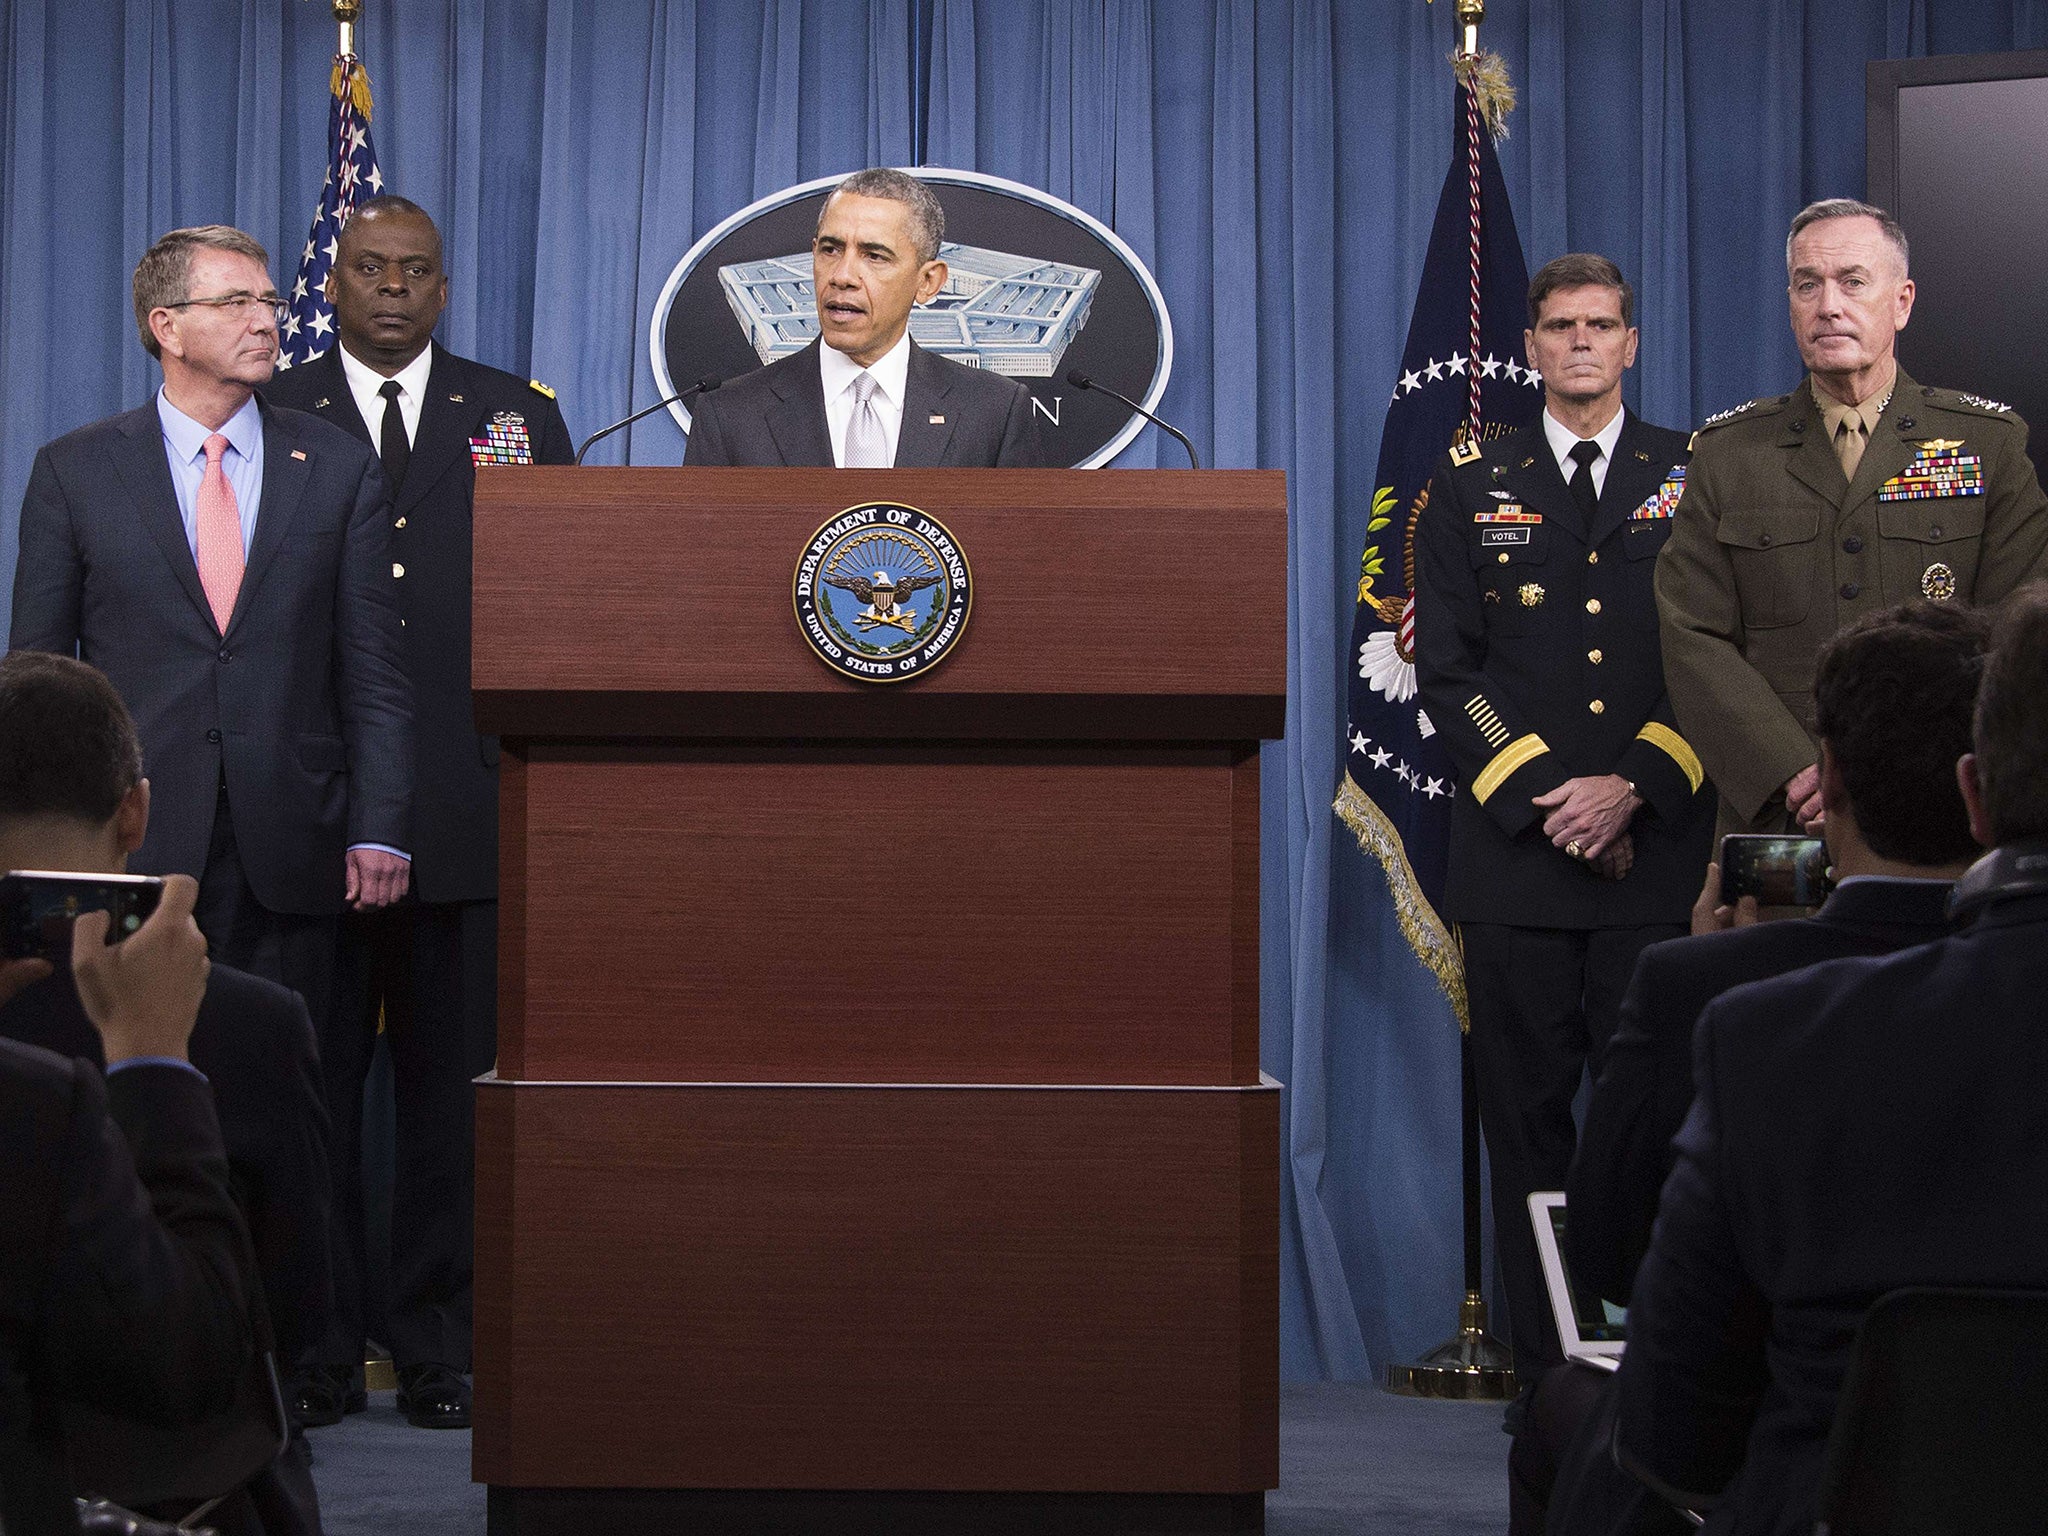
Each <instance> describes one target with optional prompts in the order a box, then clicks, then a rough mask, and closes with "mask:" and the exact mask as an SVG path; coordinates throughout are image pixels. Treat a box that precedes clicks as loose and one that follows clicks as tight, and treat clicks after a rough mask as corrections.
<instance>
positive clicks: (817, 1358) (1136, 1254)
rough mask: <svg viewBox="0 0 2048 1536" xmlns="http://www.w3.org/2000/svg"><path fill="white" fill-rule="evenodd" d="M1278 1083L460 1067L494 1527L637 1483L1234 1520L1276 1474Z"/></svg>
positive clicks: (480, 1456)
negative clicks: (1170, 1505)
mask: <svg viewBox="0 0 2048 1536" xmlns="http://www.w3.org/2000/svg"><path fill="white" fill-rule="evenodd" d="M1279 1098H1280V1095H1279V1090H1278V1087H1277V1085H1274V1084H1272V1083H1271V1081H1270V1080H1268V1081H1266V1082H1265V1083H1263V1084H1262V1085H1260V1086H1258V1087H1248V1088H1175V1087H1168V1088H1085V1087H1046V1088H1040V1087H1023V1086H1017V1087H1012V1086H995V1087H989V1086H975V1087H945V1086H925V1085H919V1086H908V1087H899V1086H860V1085H853V1086H815V1085H797V1086H791V1085H776V1084H732V1085H709V1084H637V1085H632V1086H610V1085H594V1084H572V1083H535V1082H524V1083H508V1082H498V1081H494V1080H491V1079H486V1080H485V1081H484V1083H483V1085H482V1086H481V1088H480V1089H479V1092H478V1101H477V1103H478V1109H477V1140H478V1157H477V1166H478V1170H479V1178H480V1187H479V1189H478V1198H477V1251H478V1263H477V1313H476V1333H477V1377H476V1379H477V1416H476V1432H475V1440H474V1475H475V1477H476V1479H477V1480H478V1481H479V1482H483V1483H488V1484H491V1485H492V1487H493V1496H494V1500H495V1502H494V1505H493V1508H494V1510H495V1509H498V1508H500V1507H502V1508H503V1509H504V1510H505V1511H506V1514H505V1516H504V1518H505V1519H507V1520H517V1521H525V1520H533V1521H539V1522H542V1523H540V1524H534V1525H531V1526H529V1525H527V1524H523V1523H519V1524H513V1525H507V1526H505V1527H504V1529H506V1530H518V1531H521V1532H524V1531H527V1530H529V1529H531V1530H534V1531H543V1530H545V1531H553V1530H556V1529H570V1528H572V1527H569V1526H557V1525H554V1524H550V1523H546V1522H547V1520H548V1518H549V1517H548V1515H547V1513H546V1511H548V1510H549V1509H552V1508H556V1507H557V1506H558V1505H559V1504H560V1503H561V1501H563V1500H565V1499H566V1500H569V1501H570V1503H573V1502H575V1499H574V1498H572V1497H571V1495H569V1494H567V1493H562V1492H546V1493H543V1491H544V1490H583V1491H585V1492H587V1493H590V1494H592V1495H594V1494H595V1493H596V1491H598V1490H618V1489H633V1488H658V1489H694V1490H719V1489H725V1490H730V1489H733V1488H735V1487H738V1488H753V1489H762V1490H776V1489H780V1490H800V1489H812V1490H835V1491H845V1492H860V1491H865V1492H869V1493H873V1494H876V1495H883V1494H891V1493H893V1492H894V1491H896V1490H905V1489H916V1490H922V1491H924V1492H926V1493H928V1494H934V1495H937V1494H947V1493H953V1492H957V1493H961V1494H965V1493H969V1492H975V1491H980V1492H984V1493H985V1492H987V1491H991V1490H994V1491H1000V1492H1001V1493H1005V1494H1008V1493H1018V1494H1021V1493H1045V1494H1054V1493H1058V1494H1067V1495H1082V1494H1095V1495H1119V1496H1121V1495H1151V1494H1157V1493H1159V1492H1160V1491H1161V1490H1171V1491H1172V1492H1173V1493H1174V1494H1175V1495H1189V1496H1196V1503H1197V1504H1198V1505H1200V1506H1201V1507H1203V1508H1206V1509H1209V1510H1210V1511H1211V1512H1212V1514H1213V1513H1214V1512H1215V1511H1217V1510H1222V1511H1225V1512H1228V1516H1229V1518H1231V1519H1240V1518H1242V1517H1243V1511H1244V1510H1245V1509H1247V1508H1250V1507H1252V1506H1251V1505H1247V1504H1245V1503H1244V1500H1245V1498H1246V1497H1247V1496H1256V1495H1257V1494H1258V1493H1259V1492H1260V1491H1261V1490H1263V1489H1265V1488H1268V1487H1271V1486H1273V1485H1274V1484H1275V1483H1276V1482H1277V1480H1278V1466H1279V1436H1278V1397H1279V1362H1278V1359H1277V1357H1276V1352H1275V1351H1274V1350H1273V1348H1272V1339H1273V1336H1274V1332H1275V1328H1276V1323H1277V1311H1278V1282H1279V1255H1278V1231H1279V1223H1278V1212H1277V1203H1278V1198H1279V1190H1278V1187H1277V1181H1276V1180H1275V1178H1274V1176H1273V1148H1274V1147H1275V1146H1276V1145H1277V1140H1278V1135H1279V1122H1278V1115H1279ZM514 1277H516V1279H515V1278H514ZM581 1496H582V1495H581V1494H579V1495H577V1496H576V1497H581ZM696 1496H697V1497H699V1498H700V1499H711V1498H714V1497H716V1498H725V1497H730V1496H732V1495H727V1494H717V1495H714V1494H712V1493H709V1492H703V1493H700V1494H698V1495H696ZM1219 1501H1220V1502H1219ZM770 1502H771V1503H772V1501H770ZM1084 1502H1085V1501H1084ZM1126 1502H1128V1501H1126ZM1140 1502H1143V1501H1142V1500H1141V1501H1140ZM1256 1502H1257V1501H1256V1497H1253V1504H1255V1503H1256ZM763 1507H764V1509H766V1508H767V1506H766V1505H764V1506H763ZM934 1507H936V1506H934ZM1105 1507H1107V1506H1105ZM1194 1507H1195V1506H1194V1505H1191V1506H1190V1509H1191V1510H1192V1509H1193V1508H1194ZM992 1508H993V1506H992ZM1050 1508H1051V1506H1050V1505H1044V1506H1041V1510H1042V1511H1043V1510H1045V1509H1050ZM1073 1509H1074V1511H1075V1512H1076V1513H1075V1518H1081V1517H1082V1516H1081V1513H1080V1511H1081V1510H1082V1505H1079V1504H1077V1505H1074V1506H1073ZM515 1512H516V1513H515ZM764 1518H765V1516H764ZM1091 1518H1092V1517H1091ZM1202 1518H1209V1516H1206V1515H1205V1516H1203V1517H1202ZM494 1520H495V1516H494ZM494 1528H496V1527H495V1524H494ZM614 1528H616V1529H626V1528H630V1527H614ZM663 1528H666V1527H663ZM678 1528H681V1527H678ZM726 1528H728V1529H755V1528H756V1527H754V1526H732V1527H726ZM759 1528H760V1529H763V1530H767V1529H780V1528H781V1527H776V1526H772V1525H764V1526H761V1527H759ZM817 1528H818V1527H816V1526H812V1527H811V1529H817ZM835 1528H836V1527H835ZM953 1528H954V1529H962V1528H963V1527H960V1526H957V1525H956V1526H954V1527H953ZM977 1528H979V1527H977ZM1073 1528H1074V1529H1083V1530H1092V1529H1117V1528H1119V1527H1116V1526H1113V1525H1112V1526H1108V1527H1101V1526H1089V1525H1085V1524H1083V1525H1078V1526H1075V1527H1073ZM1138 1528H1143V1529H1154V1528H1155V1527H1150V1526H1145V1527H1138ZM1241 1528H1243V1527H1241V1526H1230V1525H1222V1526H1208V1525H1197V1526H1191V1527H1189V1529H1198V1530H1209V1529H1218V1530H1227V1529H1241Z"/></svg>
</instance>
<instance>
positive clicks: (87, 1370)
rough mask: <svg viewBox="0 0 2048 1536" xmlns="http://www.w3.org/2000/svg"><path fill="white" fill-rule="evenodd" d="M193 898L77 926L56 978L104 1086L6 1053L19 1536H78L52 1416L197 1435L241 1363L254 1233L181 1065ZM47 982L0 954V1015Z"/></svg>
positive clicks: (1, 1156)
mask: <svg viewBox="0 0 2048 1536" xmlns="http://www.w3.org/2000/svg"><path fill="white" fill-rule="evenodd" d="M196 893H197V887H196V886H195V885H194V883H193V882H192V881H191V880H190V879H189V878H186V877H185V876H182V875H174V876H172V877H171V879H170V880H169V881H168V882H167V883H166V889H165V891H164V894H163V900H162V903H161V905H160V906H159V907H158V908H157V910H156V911H155V913H154V914H152V915H151V917H150V918H149V920H148V921H147V922H145V923H144V924H143V925H142V926H141V928H140V930H139V931H138V932H136V933H135V934H134V935H132V936H131V937H129V938H127V939H124V940H123V941H122V942H121V943H119V944H116V945H109V944H107V943H106V942H105V937H106V932H107V915H106V914H105V913H104V912H89V913H86V914H85V915H84V916H82V917H81V918H79V920H78V924H77V931H76V938H77V943H76V946H75V948H74V950H73V953H72V955H71V957H70V961H69V963H68V964H67V966H66V969H67V971H68V972H69V973H70V976H71V978H72V981H73V984H74V985H75V987H76V989H77V994H78V996H79V997H80V998H81V999H82V1000H83V1002H84V1006H85V1009H86V1011H87V1013H88V1015H89V1016H90V1018H91V1020H92V1028H93V1030H94V1031H95V1043H96V1045H97V1046H98V1047H99V1048H100V1049H101V1050H103V1051H104V1054H105V1059H106V1062H107V1072H106V1080H105V1081H102V1080H101V1078H100V1075H99V1073H97V1072H95V1071H93V1070H92V1069H91V1068H90V1067H88V1066H86V1065H84V1064H83V1063H80V1062H77V1061H71V1060H66V1059H65V1058H63V1057H60V1056H55V1055H52V1054H51V1053H49V1052H47V1051H40V1050H36V1049H34V1048H33V1047H30V1046H24V1045H19V1044H16V1043H15V1042H14V1041H11V1040H0V1167H4V1168H5V1169H6V1170H7V1173H6V1177H5V1178H4V1179H0V1529H4V1530H7V1531H13V1532H19V1533H22V1536H35V1533H39V1532H54V1531H67V1530H69V1531H75V1530H77V1529H78V1515H77V1511H76V1508H75V1506H74V1504H73V1490H72V1489H71V1487H70V1486H69V1479H68V1476H67V1474H66V1471H65V1466H64V1443H63V1440H62V1438H61V1434H60V1432H59V1430H58V1428H57V1426H58V1423H59V1407H58V1405H59V1404H60V1403H64V1402H81V1403H87V1404H90V1405H92V1406H94V1407H97V1408H100V1409H102V1410H105V1411H109V1412H116V1413H125V1414H128V1415H131V1416H133V1417H136V1418H140V1419H145V1420H147V1421H149V1422H153V1423H158V1424H166V1425H177V1424H181V1423H190V1422H193V1421H194V1420H196V1419H198V1418H199V1417H201V1416H203V1415H205V1414H207V1413H210V1412H213V1411H214V1410H216V1409H218V1408H221V1407H224V1406H225V1405H226V1404H227V1402H228V1401H229V1398H230V1395H231V1393H232V1392H233V1389H234V1386H235V1384H236V1382H237V1380H238V1379H239V1377H240V1375H241V1373H242V1371H243V1369H244V1367H245V1365H246V1362H247V1360H248V1358H249V1345H250V1328H249V1302H250V1297H251V1294H252V1289H251V1288H252V1285H253V1277H252V1274H251V1270H252V1265H251V1262H250V1258H249V1238H248V1234H247V1232H246V1231H244V1229H243V1226H242V1221H241V1217H240V1216H239V1215H237V1214H236V1210H235V1203H234V1201H233V1199H232V1198H231V1196H230V1195H229V1189H228V1166H227V1162H226V1159H225V1158H224V1157H223V1156H222V1153H221V1136H220V1127H219V1124H218V1122H217V1121H216V1119H215V1117H214V1109H213V1101H212V1095H211V1094H210V1093H209V1092H208V1090H207V1085H206V1080H205V1079H204V1078H203V1077H201V1076H200V1075H199V1074H198V1073H197V1072H196V1071H194V1070H193V1068H192V1066H191V1065H190V1063H189V1061H188V1060H187V1058H186V1041H187V1038H188V1037H189V1036H190V1034H191V1030H192V1022H193V1018H194V1016H195V1015H196V1014H197V1012H198V1009H199V1001H200V998H201V996H202V995H203V994H204V992H205V989H206V980H207V960H206V941H205V940H204V939H203V938H201V937H200V935H199V929H198V927H197V926H196V925H195V924H194V923H193V921H192V903H193V898H194V896H195V895H196ZM50 971H51V964H50V962H49V961H47V960H42V959H0V1008H5V1007H6V1006H7V1005H8V1003H9V1001H10V1000H11V999H12V998H13V997H14V996H15V994H16V993H17V992H19V991H20V990H21V989H22V988H24V987H27V986H33V985H36V984H39V983H41V982H42V981H43V979H44V978H45V977H47V976H48V975H49V974H50ZM110 1111H111V1114H110Z"/></svg>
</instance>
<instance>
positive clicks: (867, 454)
mask: <svg viewBox="0 0 2048 1536" xmlns="http://www.w3.org/2000/svg"><path fill="white" fill-rule="evenodd" d="M945 232H946V214H945V210H944V209H943V208H941V207H940V206H939V200H938V198H937V197H936V196H935V195H933V193H932V190H931V188H929V187H927V186H926V185H925V184H924V183H923V182H921V181H919V180H918V179H917V178H916V177H915V176H910V175H906V174H905V173H904V172H902V171H892V170H866V171H857V172H855V173H854V174H853V175H851V176H849V177H847V178H846V180H844V181H842V182H841V183H840V184H839V185H838V186H837V187H836V188H834V189H833V192H832V195H831V196H830V197H828V198H826V199H825V206H824V207H823V208H822V209H820V210H819V213H818V230H817V233H816V234H815V235H814V236H813V237H812V239H811V263H812V266H811V274H812V275H811V289H812V293H813V296H814V298H815V300H816V302H817V306H818V331H819V335H820V338H821V340H822V342H823V345H820V344H819V342H815V341H814V342H812V343H811V344H810V345H809V346H808V347H806V348H804V350H803V351H801V352H798V353H796V354H795V355H794V356H792V357H785V358H781V359H779V360H778V361H776V362H773V363H770V364H769V365H768V366H767V367H766V368H762V369H759V370H757V371H756V372H753V373H750V374H747V375H745V376H744V377H742V378H739V379H735V380H734V381H733V382H732V383H730V384H727V385H726V386H725V387H724V388H723V389H720V390H719V391H718V392H717V393H716V394H712V393H710V392H708V391H707V392H706V393H704V394H702V395H700V396H698V397H697V404H696V411H695V415H694V416H693V417H692V419H691V427H690V445H689V451H688V452H687V453H686V454H685V456H684V458H683V462H684V463H685V464H687V465H691V466H704V465H731V464H746V465H768V466H773V465H813V466H817V467H824V466H827V465H830V466H832V467H834V468H838V469H889V468H892V467H894V468H898V469H908V468H926V469H929V468H938V467H942V466H943V467H946V468H961V469H972V468H994V467H1012V466H1026V467H1029V466H1035V465H1040V464H1043V463H1044V462H1045V449H1044V444H1043V442H1042V441H1041V439H1040V436H1039V432H1038V427H1037V423H1036V421H1035V420H1034V418H1033V414H1032V409H1031V396H1030V394H1029V393H1028V392H1027V391H1026V390H1025V388H1024V386H1023V385H1021V384H1019V383H1017V382H1016V381H1015V380H1014V379H1006V378H1003V377H1002V376H1001V375H999V374H994V373H985V372H983V371H982V370H981V369H978V368H968V367H965V366H963V365H962V364H959V363H956V362H952V361H951V360H949V359H947V358H943V357H938V356H936V355H934V354H933V353H930V352H927V351H925V350H924V348H922V347H920V346H919V345H918V344H917V343H916V342H914V341H912V340H911V339H910V331H909V324H910V310H911V306H912V305H914V304H921V303H924V302H926V301H928V300H929V299H930V298H931V297H932V296H933V295H934V294H936V293H937V292H938V291H939V289H940V288H941V287H943V286H944V285H945V281H946V264H945V263H944V262H943V261H941V260H939V241H940V240H941V239H942V238H943V237H944V235H945Z"/></svg>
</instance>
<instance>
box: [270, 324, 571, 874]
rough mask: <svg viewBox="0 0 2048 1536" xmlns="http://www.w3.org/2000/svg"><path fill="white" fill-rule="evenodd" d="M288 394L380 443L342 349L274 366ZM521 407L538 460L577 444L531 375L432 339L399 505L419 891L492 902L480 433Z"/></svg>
mask: <svg viewBox="0 0 2048 1536" xmlns="http://www.w3.org/2000/svg"><path fill="white" fill-rule="evenodd" d="M263 393H264V395H265V397H266V398H267V399H269V400H270V401H271V402H272V403H274V404H276V405H283V406H289V407H291V408H293V409H295V410H301V411H308V412H310V413H312V414H313V415H315V416H318V417H320V418H321V419H322V420H324V421H327V422H330V423H332V424H333V425H334V426H337V427H339V428H341V429H342V430H343V431H344V432H347V433H349V434H350V435H351V436H353V437H355V438H356V439H357V440H358V441H360V442H363V443H366V444H371V446H372V447H374V446H375V445H374V444H373V443H371V438H370V429H369V428H368V426H366V425H365V424H364V422H363V417H362V413H361V412H360V411H358V410H357V409H356V402H355V396H354V395H352V394H351V393H350V392H349V387H348V380H347V378H346V376H345V375H344V374H343V373H342V370H341V354H340V350H339V349H338V348H336V349H334V350H330V351H329V352H327V353H326V354H325V355H323V356H321V357H317V358H315V359H313V361H312V362H310V363H301V364H300V365H299V366H298V367H296V368H293V369H291V370H290V371H289V372H287V373H280V374H278V375H277V377H276V378H274V379H272V380H271V382H270V383H269V385H268V386H266V388H265V389H264V391H263ZM506 415H510V416H517V417H519V418H521V421H520V423H519V424H520V425H522V426H524V427H525V429H526V433H527V437H528V439H529V440H530V441H531V443H532V445H533V458H534V462H535V463H537V464H568V463H571V462H572V461H573V460H574V459H575V457H576V448H575V445H574V444H573V443H571V442H570V441H569V429H568V427H567V426H566V425H564V424H563V421H562V412H561V409H560V407H558V406H557V405H556V404H555V402H554V400H553V398H552V397H550V396H548V395H546V394H543V393H542V392H541V391H540V390H538V389H536V388H534V387H533V385H531V384H529V383H528V382H527V381H526V380H524V379H520V378H515V377H514V376H513V375H511V374H509V373H502V372H500V371H499V370H498V369H496V368H486V367H485V366H484V365H483V364H482V363H473V362H471V361H470V360H469V359H467V358H463V357H457V356H455V355H454V354H453V353H452V352H448V351H445V350H443V349H442V348H441V347H440V346H438V345H437V346H435V347H434V360H433V365H432V368H431V370H430V371H429V372H428V374H427V387H426V393H425V398H424V399H423V400H422V401H421V402H420V425H419V430H418V432H417V433H415V434H414V442H413V447H412V458H411V460H410V461H409V462H408V464H407V466H406V472H405V483H404V484H403V485H401V486H400V487H399V488H398V492H397V494H396V496H394V497H393V499H392V506H391V514H392V515H391V519H390V521H391V523H392V525H393V526H392V529H391V558H392V560H393V562H394V563H395V564H396V565H398V566H399V567H402V568H403V569H404V571H405V575H404V577H403V578H401V579H400V580H399V582H398V583H397V595H398V611H399V614H400V616H401V617H402V618H403V619H404V620H405V664H406V671H407V674H408V675H409V676H410V677H411V679H412V685H413V717H414V742H415V750H414V758H413V780H414V782H413V802H412V825H411V829H410V831H409V832H408V833H407V838H406V841H404V842H402V843H400V844H398V846H400V847H402V848H404V849H405V850H406V851H407V852H409V853H410V854H411V855H412V887H413V890H414V891H415V892H416V893H417V895H418V896H419V899H420V900H421V901H490V900H493V899H495V898H496V896H497V894H498V772H497V769H498V741H497V738H496V737H495V736H490V737H485V736H479V735H478V734H477V729H476V711H475V706H474V703H473V701H472V698H471V695H470V690H469V655H470V622H469V621H470V570H471V554H472V537H471V518H472V515H473V508H474V504H475V498H476V466H475V464H474V462H473V461H472V460H471V458H470V452H469V444H470V439H471V438H476V437H482V436H484V434H485V432H486V431H487V430H488V428H489V426H490V423H491V420H492V418H493V417H496V416H506Z"/></svg>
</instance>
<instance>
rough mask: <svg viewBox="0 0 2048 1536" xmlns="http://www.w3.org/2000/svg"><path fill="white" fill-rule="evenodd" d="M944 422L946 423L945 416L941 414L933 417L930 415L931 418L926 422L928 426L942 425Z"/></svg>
mask: <svg viewBox="0 0 2048 1536" xmlns="http://www.w3.org/2000/svg"><path fill="white" fill-rule="evenodd" d="M945 424H946V418H945V417H943V416H934V417H932V418H931V421H930V422H929V423H928V425H930V426H934V427H943V426H944V425H945Z"/></svg>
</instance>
